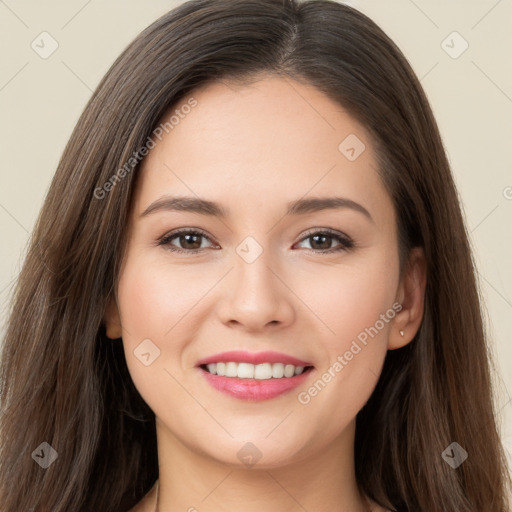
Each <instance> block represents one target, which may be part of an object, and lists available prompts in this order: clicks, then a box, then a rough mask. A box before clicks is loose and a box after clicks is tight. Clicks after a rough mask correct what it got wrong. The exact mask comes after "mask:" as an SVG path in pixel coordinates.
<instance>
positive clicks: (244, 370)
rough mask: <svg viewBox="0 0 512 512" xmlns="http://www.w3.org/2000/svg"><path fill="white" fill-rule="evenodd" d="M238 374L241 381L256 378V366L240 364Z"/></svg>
mask: <svg viewBox="0 0 512 512" xmlns="http://www.w3.org/2000/svg"><path fill="white" fill-rule="evenodd" d="M234 364H236V363H234ZM236 374H237V376H238V378H240V379H252V378H253V377H254V365H253V364H249V363H238V370H237V372H236Z"/></svg>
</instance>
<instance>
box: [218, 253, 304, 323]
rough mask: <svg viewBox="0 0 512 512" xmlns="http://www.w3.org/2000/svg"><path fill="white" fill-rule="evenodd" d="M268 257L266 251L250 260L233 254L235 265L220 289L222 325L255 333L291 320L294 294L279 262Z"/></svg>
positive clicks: (219, 304) (293, 317) (293, 310)
mask: <svg viewBox="0 0 512 512" xmlns="http://www.w3.org/2000/svg"><path fill="white" fill-rule="evenodd" d="M270 260H271V258H270V257H269V253H268V251H263V253H262V254H260V256H259V257H258V258H257V259H256V260H255V261H252V262H250V263H249V262H247V261H245V260H244V259H243V258H242V257H240V256H239V255H238V254H236V253H235V255H234V258H233V265H234V268H233V269H232V270H231V271H230V272H229V273H228V275H227V276H226V279H225V280H224V282H223V283H222V286H221V289H220V290H219V292H220V296H219V297H218V298H219V300H218V302H217V311H218V315H219V318H220V320H221V321H222V323H223V324H225V325H227V326H229V327H238V328H240V329H243V330H244V331H251V332H258V331H262V330H265V329H272V330H273V329H279V328H282V327H284V326H287V325H290V324H291V323H292V322H293V321H294V319H295V307H294V298H295V295H294V293H293V291H292V289H291V287H290V285H289V284H288V283H286V276H285V275H284V273H283V272H281V271H280V268H281V267H280V266H279V264H276V262H275V260H274V261H270ZM295 300H296V299H295Z"/></svg>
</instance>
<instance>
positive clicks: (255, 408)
mask: <svg viewBox="0 0 512 512" xmlns="http://www.w3.org/2000/svg"><path fill="white" fill-rule="evenodd" d="M191 96H192V97H193V98H194V99H195V102H196V103H194V102H188V100H189V98H187V99H185V100H184V101H183V102H182V103H181V104H180V105H176V106H174V107H173V109H172V113H174V112H175V111H176V110H178V111H179V113H180V115H179V116H177V117H176V116H175V118H174V122H172V129H168V130H167V131H168V133H166V132H165V130H164V131H163V136H162V135H160V137H161V140H159V139H158V138H155V142H156V145H155V147H154V148H153V149H151V150H150V152H149V154H148V155H147V157H146V158H145V160H144V162H143V165H142V169H141V171H140V176H139V179H138V182H137V188H136V191H135V196H134V202H133V206H132V211H131V218H130V226H129V235H130V236H129V241H128V244H127V248H126V252H125V254H124V260H123V265H122V269H121V275H120V280H119V286H118V290H117V304H116V306H115V313H113V314H109V316H108V320H107V324H108V326H109V327H108V328H109V329H110V330H112V329H114V327H112V326H113V325H114V324H115V321H114V320H113V318H114V317H116V318H118V321H119V322H120V325H121V326H122V328H120V329H121V332H120V335H122V338H123V344H124V349H125V354H126V360H127V364H128V368H129V371H130V374H131V377H132V379H133V381H134V383H135V385H136V387H137V389H138V390H139V392H140V394H141V395H142V397H143V398H144V400H145V401H146V402H147V403H148V405H149V406H150V407H151V409H152V410H153V411H154V413H155V415H156V417H157V432H158V435H159V436H167V437H168V438H169V439H173V440H174V441H175V442H177V443H180V445H182V446H185V447H187V448H188V449H190V450H192V451H193V452H195V453H197V454H203V455H207V456H208V457H210V458H212V459H214V460H217V461H221V462H225V463H230V464H238V465H241V464H242V463H243V456H244V452H243V450H246V451H248V452H249V455H251V453H250V452H251V450H252V451H253V453H252V455H253V456H254V457H257V458H260V457H261V459H260V460H259V464H260V466H261V467H275V466H277V465H280V464H285V463H288V462H293V461H299V460H303V459H305V458H306V457H311V456H312V455H313V454H314V453H318V452H320V451H322V450H323V451H325V450H327V449H329V448H330V447H332V446H334V445H335V444H336V443H340V442H341V440H342V439H343V437H344V436H345V435H346V433H347V432H348V431H349V430H350V428H351V427H352V426H353V425H354V421H355V416H356V414H357V413H358V411H359V410H360V409H361V408H362V407H363V405H364V404H365V403H366V401H367V400H368V398H369V397H370V395H371V393H372V391H373V389H374V387H375V384H376V383H377V380H378V376H379V374H380V371H381V368H382V364H383V361H384V357H385V355H386V351H387V350H388V348H389V340H390V333H391V331H392V330H393V329H396V314H397V310H398V309H399V307H397V301H399V300H400V299H399V298H398V295H399V291H400V275H399V262H398V246H397V232H396V218H395V213H394V208H393V204H392V201H391V199H390V196H389V194H388V193H387V191H386V189H385V188H384V186H383V183H382V182H381V179H380V178H379V175H378V172H377V165H376V157H375V153H374V150H373V147H372V143H371V141H370V138H369V135H368V133H367V131H366V130H365V129H364V127H363V126H361V125H360V124H359V123H358V122H356V121H355V119H353V118H352V117H351V116H349V115H348V114H347V112H345V111H344V110H343V108H342V107H341V106H340V105H338V104H336V103H334V102H332V101H331V100H330V99H329V98H327V97H326V96H325V95H323V94H322V93H321V92H320V91H318V90H317V89H315V88H313V87H312V86H309V85H302V84H299V83H297V82H295V81H292V80H290V79H283V78H278V77H270V76H266V77H264V78H262V79H261V80H259V81H257V82H254V83H252V84H251V85H244V86H240V85H234V84H229V83H227V82H226V83H215V84H211V85H208V86H206V87H204V88H202V89H198V90H196V91H194V93H193V94H192V95H191ZM187 102H188V104H189V105H192V104H193V105H194V106H193V108H186V107H183V106H184V105H186V104H187ZM172 113H171V114H172ZM169 115H170V114H169ZM176 119H179V121H178V122H176ZM166 120H168V117H167V118H166V119H164V122H165V121H166ZM168 126H169V125H168ZM183 196H187V197H189V198H190V201H181V202H180V203H177V202H174V207H173V204H172V203H171V202H170V200H172V199H176V198H178V197H183ZM320 198H321V199H329V200H330V199H333V200H337V202H336V201H332V203H330V204H329V203H328V202H323V203H322V201H316V202H315V201H314V200H318V199H320ZM199 200H204V201H209V202H211V203H215V204H216V205H217V210H219V211H215V208H213V207H212V206H211V204H210V203H208V204H207V205H206V206H205V205H204V204H203V205H201V204H199V203H197V202H198V201H199ZM193 204H195V205H196V206H195V208H193V209H189V208H190V207H191V206H193ZM291 206H294V208H292V207H291ZM220 213H223V214H224V215H220ZM117 315H118V316H117ZM232 351H236V352H237V353H236V354H227V355H226V354H225V353H226V352H232ZM203 363H204V364H206V363H208V364H209V365H210V366H201V365H202V364H203ZM215 363H230V364H224V365H222V364H215ZM251 363H252V364H251ZM208 368H209V370H210V371H211V372H214V373H215V372H217V375H214V374H211V373H209V371H208ZM301 368H302V373H300V372H301ZM223 372H227V374H228V376H222V375H219V373H220V374H222V373H223ZM283 372H286V373H285V376H282V375H283ZM291 374H293V375H294V376H293V377H290V376H286V375H291ZM295 374H297V375H295ZM235 375H236V376H235ZM271 375H273V376H272V377H271V378H269V377H270V376H271ZM251 377H252V378H251ZM246 443H252V445H248V444H246ZM241 448H242V452H240V449H241Z"/></svg>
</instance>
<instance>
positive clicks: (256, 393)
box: [197, 351, 314, 401]
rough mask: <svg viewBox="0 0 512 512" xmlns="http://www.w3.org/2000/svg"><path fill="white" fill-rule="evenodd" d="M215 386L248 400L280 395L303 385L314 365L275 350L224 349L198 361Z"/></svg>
mask: <svg viewBox="0 0 512 512" xmlns="http://www.w3.org/2000/svg"><path fill="white" fill-rule="evenodd" d="M197 366H198V368H199V369H200V371H201V374H202V375H203V377H204V378H205V379H206V381H207V382H208V384H209V385H210V386H212V387H213V388H214V389H216V390H218V391H221V392H222V393H224V394H227V395H229V396H231V397H234V398H238V399H240V400H247V401H262V400H269V399H272V398H275V397H277V396H280V395H283V394H284V393H286V392H287V391H291V390H292V389H294V388H296V387H298V386H299V385H300V384H302V383H303V382H304V381H305V380H306V379H307V378H308V377H309V375H310V373H311V372H312V371H313V370H314V367H313V365H311V364H309V363H308V362H306V361H302V360H300V359H297V358H295V357H292V356H288V355H286V354H280V353H277V352H259V353H250V352H240V351H233V352H224V353H223V354H217V355H216V356H211V357H209V358H206V359H202V360H201V361H199V362H198V364H197Z"/></svg>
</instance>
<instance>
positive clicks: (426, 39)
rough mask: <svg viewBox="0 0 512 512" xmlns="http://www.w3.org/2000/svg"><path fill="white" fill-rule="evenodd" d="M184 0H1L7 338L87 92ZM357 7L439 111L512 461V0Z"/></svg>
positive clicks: (401, 1) (1, 291) (2, 284)
mask: <svg viewBox="0 0 512 512" xmlns="http://www.w3.org/2000/svg"><path fill="white" fill-rule="evenodd" d="M180 3H182V2H180V1H163V0H152V1H151V2H142V0H139V1H135V0H129V1H128V0H109V1H108V2H107V1H105V0H67V1H62V0H61V1H58V0H48V1H45V2H40V1H37V0H27V1H24V2H20V1H16V0H0V48H1V59H2V65H1V68H0V112H1V118H0V119H1V122H0V144H1V146H0V149H1V158H2V163H1V166H0V237H1V240H2V243H1V247H0V308H1V309H0V337H1V336H3V332H4V325H5V318H6V307H7V301H8V299H9V296H10V293H11V292H12V285H13V283H14V281H15V279H16V276H17V274H18V272H19V269H20V265H21V262H22V260H23V257H24V251H25V248H26V244H27V242H28V239H29V236H30V232H31V230H32V227H33V224H34V221H35V219H36V216H37V214H38V211H39V209H40V207H41V204H42V201H43V198H44V196H45V193H46V191H47V188H48V186H49V183H50V180H51V178H52V176H53V174H54V171H55V168H56V165H57V163H58V160H59V157H60V155H61V152H62V150H63V148H64V145H65V143H66V141H67V139H68V137H69V135H70V134H71V130H72V128H73V126H74V125H75V123H76V121H77V119H78V117H79V115H80V113H81V112H82V110H83V108H84V106H85V104H86V102H87V100H88V99H89V97H90V95H91V93H92V91H93V89H94V88H95V87H96V85H97V84H98V82H99V80H100V78H101V77H102V76H103V74H104V73H105V72H106V71H107V69H108V68H109V67H110V65H111V63H112V62H113V61H114V59H115V58H116V57H117V56H118V55H119V53H120V52H121V51H122V49H123V48H124V47H125V46H126V45H127V44H128V43H129V42H130V41H131V40H132V39H133V38H134V37H135V36H136V35H137V34H138V33H139V32H140V31H141V30H142V29H143V28H145V27H146V26H147V25H149V24H150V23H151V22H152V21H154V20H155V19H156V18H157V17H159V16H160V15H162V14H163V13H165V12H166V11H168V10H170V9H171V8H173V7H174V6H176V5H178V4H180ZM347 3H350V4H351V5H353V6H355V7H357V8H358V9H360V10H361V11H363V12H364V13H366V14H368V15H369V16H370V17H371V18H372V19H373V20H375V21H376V22H377V23H378V24H379V25H380V26H381V27H382V28H383V29H384V30H385V31H386V32H387V33H388V34H389V35H390V36H391V38H392V39H393V40H394V41H395V42H396V43H397V44H398V46H399V47H400V48H401V49H402V51H403V52H404V53H405V55H406V57H407V58H408V59H409V60H410V62H411V64H412V66H413V68H414V70H415V71H416V73H417V74H418V76H419V77H420V79H421V81H422V84H423V86H424V88H425V90H426V93H427V95H428V97H429V99H430V101H431V104H432V107H433V109H434V113H435V115H436V116H437V120H438V123H439V126H440V130H441V135H442V136H443V140H444V143H445V146H446V150H447V152H448V156H449V158H450V161H451V164H452V166H453V172H454V174H455V179H456V182H457V184H458V187H459V190H460V194H461V198H462V202H463V204H464V208H465V212H466V216H467V223H468V226H469V230H470V231H471V236H472V240H473V243H474V247H475V255H476V258H477V262H478V268H479V274H480V278H481V286H482V294H483V297H484V299H485V301H486V306H487V310H488V316H489V323H490V328H491V331H490V332H491V334H492V343H493V350H494V353H495V356H496V360H497V362H498V364H499V366H500V372H499V374H498V375H497V380H498V382H499V383H500V386H501V387H500V388H499V391H500V395H499V405H500V413H501V415H502V417H503V425H502V436H503V439H504V443H505V446H506V448H507V450H508V452H509V457H510V460H511V463H512V402H511V397H512V342H511V338H510V332H511V331H512V265H511V262H512V236H511V233H512V229H511V225H512V222H511V220H512V172H511V171H512V168H511V162H512V158H511V146H512V59H511V54H512V26H511V24H510V21H511V20H512V1H511V0H497V1H496V0H472V1H469V0H450V1H449V2H446V1H444V0H436V1H433V0H428V1H427V0H414V1H413V0H384V1H379V0H372V1H369V0H355V1H352V2H347ZM44 31H46V32H48V33H49V34H50V35H51V37H52V38H53V39H55V41H56V42H57V44H58V48H57V49H56V50H55V52H54V53H53V54H52V55H50V56H49V57H48V58H46V59H43V58H41V57H40V56H39V54H38V53H36V51H35V50H34V49H33V48H32V47H31V44H32V42H33V41H35V42H34V43H33V44H34V45H36V44H39V46H40V47H41V46H42V43H41V42H40V41H41V37H45V38H46V39H45V45H44V47H45V48H46V49H47V50H48V49H50V48H51V46H50V44H51V40H50V38H49V37H50V36H40V34H41V33H42V32H44ZM454 31H456V32H458V33H459V34H460V36H458V35H453V34H452V33H453V32H454ZM443 41H444V43H443ZM466 43H467V44H468V45H469V46H468V48H467V49H466V50H465V51H464V52H463V53H461V54H460V55H458V54H459V53H460V52H461V50H463V49H464V47H465V45H466ZM39 51H43V50H42V48H41V49H39ZM450 53H451V56H450V55H449V54H450ZM453 57H457V58H453ZM470 456H471V454H470Z"/></svg>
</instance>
